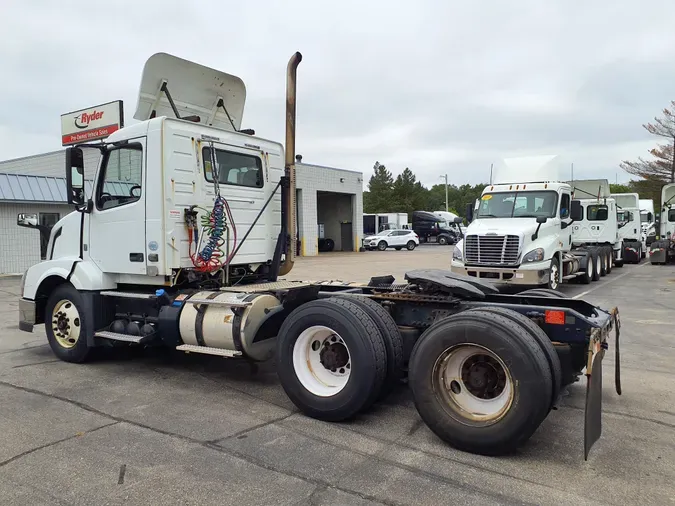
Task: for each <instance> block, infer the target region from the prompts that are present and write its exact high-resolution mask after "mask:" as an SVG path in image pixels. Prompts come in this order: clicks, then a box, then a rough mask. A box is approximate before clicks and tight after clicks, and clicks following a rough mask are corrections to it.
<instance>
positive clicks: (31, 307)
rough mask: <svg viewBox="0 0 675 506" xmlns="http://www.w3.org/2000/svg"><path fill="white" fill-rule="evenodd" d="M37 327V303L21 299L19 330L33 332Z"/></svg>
mask: <svg viewBox="0 0 675 506" xmlns="http://www.w3.org/2000/svg"><path fill="white" fill-rule="evenodd" d="M33 326H35V301H34V300H28V299H19V329H20V330H23V331H24V332H33Z"/></svg>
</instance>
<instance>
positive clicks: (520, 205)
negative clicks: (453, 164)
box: [451, 156, 623, 289]
mask: <svg viewBox="0 0 675 506" xmlns="http://www.w3.org/2000/svg"><path fill="white" fill-rule="evenodd" d="M561 169H562V166H561V162H560V159H559V157H557V156H543V157H524V158H513V159H506V160H504V161H503V164H502V165H501V166H498V168H497V170H495V172H494V181H495V183H494V184H491V185H489V186H487V187H486V188H485V190H484V191H483V193H482V195H481V197H480V199H479V201H478V203H477V204H476V205H469V206H467V214H468V219H469V221H470V224H469V226H468V227H467V231H466V235H465V237H464V239H463V240H462V241H460V243H459V244H457V246H456V247H455V250H454V251H453V259H452V264H451V266H452V267H451V269H452V271H453V272H455V273H458V274H466V275H469V276H472V277H475V278H478V279H486V280H492V281H494V282H496V283H503V284H515V285H548V287H549V288H553V289H555V288H557V287H558V286H559V285H560V284H561V283H562V282H563V281H565V280H570V279H576V278H578V279H579V280H580V281H581V282H582V283H590V282H592V281H597V280H598V279H600V277H601V276H604V275H606V274H608V273H610V272H611V270H612V267H613V266H614V265H615V262H616V265H617V266H620V265H621V264H622V261H623V256H622V251H621V243H620V240H619V239H618V224H617V215H616V203H615V202H614V200H613V199H612V198H610V195H609V183H608V182H607V181H606V180H585V181H565V180H564V178H563V177H562V176H561ZM474 210H475V213H474Z"/></svg>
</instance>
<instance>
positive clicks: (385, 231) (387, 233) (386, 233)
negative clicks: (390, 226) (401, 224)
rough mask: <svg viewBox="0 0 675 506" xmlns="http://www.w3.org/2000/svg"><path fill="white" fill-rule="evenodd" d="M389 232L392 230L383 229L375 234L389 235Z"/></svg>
mask: <svg viewBox="0 0 675 506" xmlns="http://www.w3.org/2000/svg"><path fill="white" fill-rule="evenodd" d="M389 232H391V230H382V231H381V232H378V233H377V234H375V235H389Z"/></svg>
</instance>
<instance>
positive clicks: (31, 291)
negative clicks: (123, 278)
mask: <svg viewBox="0 0 675 506" xmlns="http://www.w3.org/2000/svg"><path fill="white" fill-rule="evenodd" d="M51 276H58V277H60V278H63V280H64V281H70V283H72V285H73V286H74V287H75V288H76V289H77V290H87V291H89V290H110V289H114V288H116V287H117V283H116V282H115V280H114V279H113V278H112V276H110V275H108V274H104V273H103V272H102V271H101V270H100V269H99V268H98V267H97V266H96V265H95V264H93V263H92V262H89V261H86V260H81V259H80V258H78V257H76V256H68V257H61V258H58V259H56V260H46V261H43V262H40V263H39V264H36V265H33V266H32V267H31V268H30V269H28V271H26V276H25V281H24V289H23V298H25V299H29V300H35V298H36V295H37V293H38V290H39V288H40V285H41V284H42V282H43V281H44V280H45V279H47V278H49V277H51Z"/></svg>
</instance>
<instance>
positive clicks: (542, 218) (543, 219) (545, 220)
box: [537, 216, 548, 225]
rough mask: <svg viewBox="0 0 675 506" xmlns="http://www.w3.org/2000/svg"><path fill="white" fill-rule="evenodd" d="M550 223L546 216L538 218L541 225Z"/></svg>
mask: <svg viewBox="0 0 675 506" xmlns="http://www.w3.org/2000/svg"><path fill="white" fill-rule="evenodd" d="M547 221H548V218H547V217H546V216H537V223H539V224H540V225H543V224H544V223H546V222H547Z"/></svg>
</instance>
